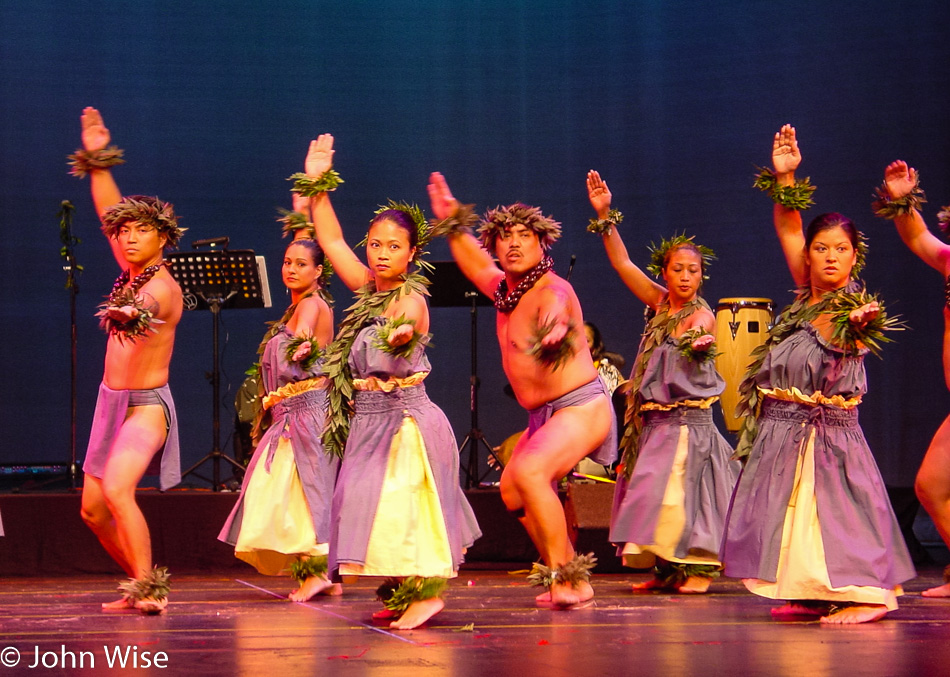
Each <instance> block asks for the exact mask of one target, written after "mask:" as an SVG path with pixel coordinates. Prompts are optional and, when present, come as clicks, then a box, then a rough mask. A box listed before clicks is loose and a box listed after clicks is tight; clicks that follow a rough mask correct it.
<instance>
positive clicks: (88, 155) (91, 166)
mask: <svg viewBox="0 0 950 677" xmlns="http://www.w3.org/2000/svg"><path fill="white" fill-rule="evenodd" d="M124 153H125V151H123V150H122V149H121V148H119V147H118V146H109V147H108V148H100V149H99V150H86V149H85V148H79V149H78V150H76V152H75V153H73V154H72V155H70V156H68V158H69V163H68V164H69V166H70V168H71V169H70V170H69V173H70V174H72V175H73V176H77V177H79V178H80V179H82V178H84V177H85V176H86V175H87V174H91V173H92V172H93V171H95V170H97V169H108V168H109V167H112V166H113V165H121V164H124V163H125V160H123V159H122V155H123V154H124Z"/></svg>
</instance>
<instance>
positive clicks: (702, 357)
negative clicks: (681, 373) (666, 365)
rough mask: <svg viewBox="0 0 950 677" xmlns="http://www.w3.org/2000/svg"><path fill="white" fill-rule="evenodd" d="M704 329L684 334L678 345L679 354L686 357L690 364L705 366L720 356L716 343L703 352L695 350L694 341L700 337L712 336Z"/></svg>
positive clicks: (698, 328) (691, 330) (692, 330)
mask: <svg viewBox="0 0 950 677" xmlns="http://www.w3.org/2000/svg"><path fill="white" fill-rule="evenodd" d="M711 335H712V334H710V333H709V332H708V331H706V329H705V328H704V327H694V328H693V329H690V330H689V331H686V332H683V334H682V336H680V338H679V342H678V343H677V349H678V350H679V354H680V355H682V356H683V357H685V358H686V359H687V360H689V361H690V362H699V363H700V364H705V363H706V362H710V361H711V360H714V359H716V357H717V356H718V355H719V351H717V350H716V343H715V342H713V343H710V344H709V346H708V347H707V348H705V349H703V350H696V349H695V348H693V341H695V340H696V339H698V338H699V337H700V336H711Z"/></svg>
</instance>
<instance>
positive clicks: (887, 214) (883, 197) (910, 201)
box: [871, 174, 927, 219]
mask: <svg viewBox="0 0 950 677" xmlns="http://www.w3.org/2000/svg"><path fill="white" fill-rule="evenodd" d="M874 197H875V198H876V199H875V200H874V202H872V203H871V209H872V210H873V211H874V215H875V216H880V217H881V218H882V219H894V218H897V217H898V216H906V215H908V214H910V213H911V212H913V211H914V210H917V211H920V206H921V205H922V204H923V203H925V202H926V201H927V196H926V195H924V191H923V189H922V188H921V187H920V175H919V174H918V175H917V180H916V181H915V182H914V187H913V188H911V189H910V192H909V193H907V195H903V196H901V197H899V198H897V199H894V198H892V197H891V196H890V193H888V191H887V182H884V183H882V184H881V185H880V186H878V187H877V188H875V189H874Z"/></svg>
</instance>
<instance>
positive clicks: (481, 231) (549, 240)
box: [478, 202, 561, 252]
mask: <svg viewBox="0 0 950 677" xmlns="http://www.w3.org/2000/svg"><path fill="white" fill-rule="evenodd" d="M513 226H524V227H525V228H527V229H528V230H530V231H532V232H534V233H535V234H536V235H537V236H538V240H539V241H540V242H541V248H542V249H543V250H544V251H548V250H549V249H550V248H551V246H552V245H553V244H554V243H555V242H556V241H557V239H558V238H559V237H561V224H560V223H559V222H557V221H555V220H554V219H552V218H551V217H550V216H545V215H544V214H542V213H541V208H540V207H530V206H528V205H526V204H522V203H520V202H516V203H514V204H513V205H508V206H507V207H495V208H494V209H489V210H488V211H487V212H486V213H485V216H484V218H483V219H482V223H481V225H480V226H479V227H478V236H479V238H480V239H481V241H482V246H483V247H484V248H485V249H487V250H488V251H490V252H493V251H495V242H496V241H497V240H498V238H499V237H501V236H502V235H503V234H504V232H505V231H506V230H509V229H510V228H512V227H513Z"/></svg>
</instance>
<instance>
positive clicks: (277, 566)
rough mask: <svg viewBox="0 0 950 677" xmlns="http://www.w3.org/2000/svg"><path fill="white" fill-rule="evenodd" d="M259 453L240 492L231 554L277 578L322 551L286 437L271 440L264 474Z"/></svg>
mask: <svg viewBox="0 0 950 677" xmlns="http://www.w3.org/2000/svg"><path fill="white" fill-rule="evenodd" d="M266 460H267V459H266V458H265V457H264V456H261V458H260V459H259V460H258V463H257V466H256V467H255V468H254V473H253V474H252V475H251V479H250V480H249V481H248V485H247V489H245V491H244V513H243V517H242V520H241V530H240V532H239V534H238V540H237V544H236V545H235V546H234V556H235V557H237V558H238V559H240V560H243V561H245V562H247V563H248V564H250V565H251V566H253V567H254V568H255V569H257V570H258V571H259V572H260V573H262V574H266V575H268V576H279V575H281V574H286V573H288V572H289V570H290V565H291V564H293V563H294V562H295V561H296V560H298V559H301V558H307V557H313V556H318V555H326V554H327V552H328V547H327V544H326V543H317V535H316V534H315V533H314V530H313V518H312V517H311V516H310V508H309V506H308V505H307V499H306V497H305V496H304V493H303V485H302V484H301V483H300V476H299V475H298V474H297V465H296V463H294V452H293V447H292V446H291V443H290V440H289V439H286V438H284V437H281V438H280V441H279V442H278V443H277V449H276V450H275V451H274V458H273V460H272V462H271V466H270V472H268V471H267V468H266V467H265V463H266Z"/></svg>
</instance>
